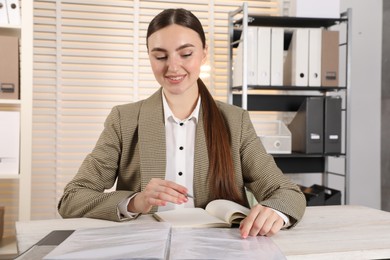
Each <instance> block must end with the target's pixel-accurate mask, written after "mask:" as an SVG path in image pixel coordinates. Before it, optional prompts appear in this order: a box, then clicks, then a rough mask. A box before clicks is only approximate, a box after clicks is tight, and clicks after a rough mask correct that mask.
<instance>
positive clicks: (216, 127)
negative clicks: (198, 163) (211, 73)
mask: <svg viewBox="0 0 390 260" xmlns="http://www.w3.org/2000/svg"><path fill="white" fill-rule="evenodd" d="M198 88H199V93H200V96H201V98H202V110H203V124H204V131H205V135H206V143H207V150H208V154H209V176H210V178H209V181H210V186H211V190H212V194H213V197H214V198H213V199H228V200H232V201H235V202H237V203H242V202H243V198H242V197H241V196H240V192H239V191H238V187H237V185H236V182H235V178H234V165H233V158H232V153H231V141H230V138H231V136H230V132H229V128H228V127H227V124H226V121H225V118H224V117H223V115H222V113H221V112H220V111H219V109H218V107H217V104H216V103H215V101H214V99H213V97H212V96H211V94H210V92H209V91H208V90H207V87H206V86H205V84H204V83H203V81H202V80H201V79H198Z"/></svg>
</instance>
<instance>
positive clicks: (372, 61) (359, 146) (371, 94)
mask: <svg viewBox="0 0 390 260" xmlns="http://www.w3.org/2000/svg"><path fill="white" fill-rule="evenodd" d="M349 7H350V8H352V39H350V42H351V43H352V53H351V55H352V56H351V58H352V64H351V91H350V96H349V98H350V99H349V100H350V106H349V107H350V113H349V114H350V117H349V119H348V120H349V124H350V129H351V131H350V133H349V154H350V182H349V204H359V205H365V206H370V207H373V208H378V209H379V208H380V206H381V197H380V196H381V192H380V189H381V182H380V181H381V175H380V172H381V169H380V157H381V153H380V147H381V143H380V125H381V116H380V115H381V102H380V101H381V55H382V0H371V1H362V0H358V1H357V0H342V1H341V10H346V8H349Z"/></svg>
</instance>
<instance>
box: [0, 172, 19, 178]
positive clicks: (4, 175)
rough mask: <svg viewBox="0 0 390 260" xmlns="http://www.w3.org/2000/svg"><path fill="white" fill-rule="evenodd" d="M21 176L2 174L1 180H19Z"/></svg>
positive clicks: (0, 174) (0, 175)
mask: <svg viewBox="0 0 390 260" xmlns="http://www.w3.org/2000/svg"><path fill="white" fill-rule="evenodd" d="M19 176H20V175H19V174H3V173H0V180H4V179H15V180H17V179H19Z"/></svg>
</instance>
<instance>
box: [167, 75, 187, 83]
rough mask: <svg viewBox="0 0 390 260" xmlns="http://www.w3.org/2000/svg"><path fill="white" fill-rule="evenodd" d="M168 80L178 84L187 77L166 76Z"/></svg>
mask: <svg viewBox="0 0 390 260" xmlns="http://www.w3.org/2000/svg"><path fill="white" fill-rule="evenodd" d="M166 78H167V79H168V81H169V82H170V83H172V84H178V83H180V82H182V81H183V79H184V78H185V75H180V76H166Z"/></svg>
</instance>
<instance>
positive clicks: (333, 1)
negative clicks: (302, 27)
mask: <svg viewBox="0 0 390 260" xmlns="http://www.w3.org/2000/svg"><path fill="white" fill-rule="evenodd" d="M289 16H293V17H314V18H340V0H326V1H324V0H291V1H290V8H289Z"/></svg>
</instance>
